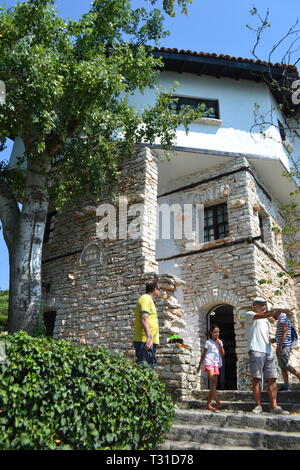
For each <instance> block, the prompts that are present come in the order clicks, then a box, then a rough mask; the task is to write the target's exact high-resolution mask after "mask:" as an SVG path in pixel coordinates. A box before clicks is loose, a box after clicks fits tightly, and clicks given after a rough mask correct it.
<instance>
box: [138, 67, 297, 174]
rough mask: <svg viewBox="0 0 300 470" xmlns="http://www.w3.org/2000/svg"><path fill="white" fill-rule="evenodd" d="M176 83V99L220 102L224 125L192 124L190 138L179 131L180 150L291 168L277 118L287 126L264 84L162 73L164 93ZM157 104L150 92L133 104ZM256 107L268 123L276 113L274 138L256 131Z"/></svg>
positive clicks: (269, 127) (271, 129)
mask: <svg viewBox="0 0 300 470" xmlns="http://www.w3.org/2000/svg"><path fill="white" fill-rule="evenodd" d="M174 82H179V83H180V84H179V85H178V87H177V89H176V95H181V96H189V97H194V98H197V97H199V98H208V99H209V98H210V99H218V100H219V108H220V119H221V121H222V122H221V123H220V124H219V125H211V124H203V123H199V122H195V123H193V124H191V126H190V132H189V134H188V135H186V133H185V131H184V129H183V128H182V129H180V128H179V129H178V134H177V135H178V137H177V146H180V147H189V148H197V149H206V150H211V151H213V150H217V151H223V152H231V153H233V152H234V153H243V154H248V155H249V154H252V155H257V156H264V157H265V158H272V159H280V160H281V161H282V162H283V163H284V165H285V166H288V154H287V152H286V150H285V148H284V147H283V145H282V143H281V139H280V134H279V131H278V128H277V117H278V118H279V119H280V121H281V122H284V118H283V116H282V115H281V112H280V110H277V109H275V110H274V108H275V107H276V106H277V104H276V101H275V100H274V98H273V96H272V94H271V93H270V91H269V89H268V87H267V86H266V85H265V84H264V83H256V82H253V81H250V80H243V79H241V80H234V79H230V78H220V79H217V78H215V77H212V76H208V75H202V76H196V75H194V74H189V73H182V74H179V73H176V72H162V74H161V77H160V85H161V87H162V90H164V91H166V90H169V89H170V88H171V87H172V86H174ZM154 100H155V92H154V91H153V90H146V91H145V93H144V94H143V95H142V94H140V93H136V94H134V95H133V96H132V97H131V99H130V102H131V103H135V104H136V105H137V106H138V107H139V108H142V107H144V106H147V105H149V104H153V103H154ZM255 103H257V104H259V105H260V109H259V112H260V114H263V115H265V116H266V119H268V120H269V119H270V111H271V109H273V110H274V111H273V123H274V125H273V126H272V125H269V124H267V125H266V128H265V130H266V133H267V134H268V135H270V138H263V137H262V136H261V135H260V132H259V128H257V127H256V128H254V129H253V125H254V123H255V118H254V107H255ZM251 129H252V132H251Z"/></svg>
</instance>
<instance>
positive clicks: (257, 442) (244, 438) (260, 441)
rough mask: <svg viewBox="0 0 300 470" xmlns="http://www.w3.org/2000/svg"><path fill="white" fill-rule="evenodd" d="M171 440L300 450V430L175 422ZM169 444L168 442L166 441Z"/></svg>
mask: <svg viewBox="0 0 300 470" xmlns="http://www.w3.org/2000/svg"><path fill="white" fill-rule="evenodd" d="M166 439H167V441H169V442H183V441H184V442H189V441H190V442H193V443H197V444H199V445H200V444H209V445H214V446H217V447H218V448H219V449H221V448H222V447H223V446H231V447H236V446H238V447H253V448H256V449H272V450H276V449H277V450H282V449H284V450H300V433H299V432H289V433H287V432H278V431H277V432H274V431H268V430H265V429H260V430H255V431H254V430H250V429H240V428H234V427H230V428H220V427H219V426H216V427H214V426H203V425H201V426H198V425H193V426H191V425H188V424H177V423H175V424H174V425H173V427H172V429H171V431H170V433H168V434H167V436H166ZM165 445H168V442H166V443H165Z"/></svg>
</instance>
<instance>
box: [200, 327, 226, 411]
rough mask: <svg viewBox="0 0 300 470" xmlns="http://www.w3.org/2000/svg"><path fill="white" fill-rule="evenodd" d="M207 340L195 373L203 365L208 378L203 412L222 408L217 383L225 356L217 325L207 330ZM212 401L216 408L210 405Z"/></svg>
mask: <svg viewBox="0 0 300 470" xmlns="http://www.w3.org/2000/svg"><path fill="white" fill-rule="evenodd" d="M208 335H209V339H208V340H207V341H206V343H205V346H204V350H203V352H202V355H201V359H200V362H199V366H198V367H197V373H199V371H200V367H201V364H202V363H203V364H204V371H205V372H207V375H208V377H209V384H210V389H209V393H208V397H207V403H206V405H205V408H204V409H205V410H210V411H217V410H220V409H221V408H223V405H222V404H221V402H220V400H219V398H218V395H217V382H218V375H219V374H220V372H219V369H220V367H222V357H223V356H224V355H225V351H224V348H223V343H222V341H221V340H220V339H219V336H220V328H219V327H218V326H217V325H212V326H211V327H210V330H209V333H208ZM212 400H214V401H215V402H216V406H215V407H213V406H212V405H211V402H212Z"/></svg>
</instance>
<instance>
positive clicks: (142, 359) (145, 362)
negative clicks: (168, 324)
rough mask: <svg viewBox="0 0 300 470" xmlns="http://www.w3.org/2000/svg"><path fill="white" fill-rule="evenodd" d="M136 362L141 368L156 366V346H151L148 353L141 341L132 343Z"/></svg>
mask: <svg viewBox="0 0 300 470" xmlns="http://www.w3.org/2000/svg"><path fill="white" fill-rule="evenodd" d="M133 344H134V348H135V355H136V362H137V363H138V364H141V365H142V366H143V367H154V366H155V364H156V347H157V344H153V346H152V348H151V349H148V351H147V350H146V349H145V345H146V343H143V342H141V341H134V342H133Z"/></svg>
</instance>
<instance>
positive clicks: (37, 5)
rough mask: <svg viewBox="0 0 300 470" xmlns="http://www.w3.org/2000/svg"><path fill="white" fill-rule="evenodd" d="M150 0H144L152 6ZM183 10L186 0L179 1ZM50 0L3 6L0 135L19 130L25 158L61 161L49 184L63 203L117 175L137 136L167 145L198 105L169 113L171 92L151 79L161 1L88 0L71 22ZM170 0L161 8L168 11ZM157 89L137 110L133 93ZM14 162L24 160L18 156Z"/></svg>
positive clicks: (12, 176)
mask: <svg viewBox="0 0 300 470" xmlns="http://www.w3.org/2000/svg"><path fill="white" fill-rule="evenodd" d="M155 3H157V1H155V0H150V5H154V4H155ZM177 3H178V5H179V6H180V7H181V8H182V9H183V10H186V7H187V4H188V3H190V0H178V2H177ZM53 4H54V0H26V1H24V2H22V3H21V2H20V3H17V4H16V5H15V6H14V7H13V8H11V9H5V8H0V50H1V56H0V80H3V81H4V82H5V85H6V102H5V104H4V105H2V106H0V136H2V137H1V139H2V140H1V142H2V144H4V141H5V138H6V137H15V136H20V137H22V139H23V141H24V145H25V155H24V159H29V158H31V159H32V158H40V159H42V160H43V161H45V162H46V161H48V163H49V159H51V158H52V157H54V156H57V155H63V156H64V160H63V163H61V164H60V165H58V166H57V167H56V169H55V171H52V170H51V169H50V170H46V168H47V165H46V163H45V171H47V172H48V176H49V178H48V186H49V191H50V193H51V194H52V195H53V196H58V197H59V198H60V200H61V201H64V200H65V199H67V198H72V197H75V196H77V197H79V196H80V195H81V194H82V193H85V192H86V191H90V192H91V193H92V194H94V195H95V194H97V193H99V190H100V189H101V186H102V185H103V183H104V182H105V183H108V182H110V181H115V180H116V179H117V177H118V168H119V164H120V163H121V162H122V160H123V159H124V158H126V157H128V156H130V155H133V154H134V150H135V147H136V144H137V143H140V142H149V143H153V142H155V141H156V139H157V138H158V137H159V139H160V142H161V144H162V145H163V146H165V147H168V146H170V145H171V144H172V143H173V142H174V139H175V135H176V128H177V127H178V126H179V125H180V124H183V125H184V126H185V127H186V129H187V126H188V124H189V123H190V122H191V120H193V119H195V117H196V116H199V115H200V112H199V110H198V111H197V110H196V111H195V110H191V109H188V108H186V109H184V110H183V111H182V112H181V113H179V114H176V113H174V112H172V111H171V109H170V103H171V101H172V98H171V94H172V90H170V93H169V94H168V93H162V92H161V91H160V90H159V89H158V88H157V86H156V83H157V76H158V70H159V67H162V62H161V60H160V59H155V58H154V57H153V55H152V54H151V48H150V47H149V46H148V45H147V44H148V43H149V41H154V42H155V43H157V42H158V41H159V39H160V38H162V37H163V36H165V35H166V34H167V33H166V32H165V31H164V29H163V15H162V10H161V9H159V8H154V7H153V8H152V7H151V8H149V5H148V8H147V9H146V8H143V7H140V8H136V9H133V8H132V7H131V2H130V1H129V0H94V1H93V2H92V5H91V8H90V11H89V12H88V13H86V14H84V15H83V16H82V17H81V18H80V19H79V20H78V21H74V20H69V21H65V20H64V19H62V18H61V17H59V16H58V15H57V11H56V9H55V7H54V6H53ZM174 7H175V1H174V0H173V1H171V0H164V1H163V9H164V10H165V11H166V12H167V13H168V14H169V15H174V14H175V12H174ZM149 87H150V88H152V89H154V90H155V93H156V96H157V100H156V103H154V104H153V106H152V107H148V108H147V107H144V108H143V109H139V110H138V109H136V108H135V107H133V106H132V105H131V104H130V102H129V98H130V96H131V95H132V94H133V93H134V91H136V90H139V91H140V92H141V93H143V92H144V91H145V89H146V88H149ZM19 163H20V164H21V163H23V161H22V160H21V159H19ZM0 168H2V173H1V170H0V177H1V174H2V178H3V179H4V180H5V181H6V182H7V183H9V185H10V187H11V188H13V187H14V186H15V187H19V188H20V186H22V184H24V180H22V177H20V173H18V171H16V170H11V169H8V168H7V167H5V166H3V165H2V167H0Z"/></svg>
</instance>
